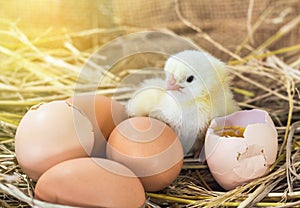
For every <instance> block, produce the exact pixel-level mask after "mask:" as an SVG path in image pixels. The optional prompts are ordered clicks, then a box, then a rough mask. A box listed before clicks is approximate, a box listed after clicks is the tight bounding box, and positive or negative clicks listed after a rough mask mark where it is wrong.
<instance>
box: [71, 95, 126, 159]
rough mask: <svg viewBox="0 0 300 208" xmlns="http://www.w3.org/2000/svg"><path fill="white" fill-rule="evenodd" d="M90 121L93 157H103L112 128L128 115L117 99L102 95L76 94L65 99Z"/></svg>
mask: <svg viewBox="0 0 300 208" xmlns="http://www.w3.org/2000/svg"><path fill="white" fill-rule="evenodd" d="M66 101H67V102H68V103H71V104H72V105H74V106H76V107H77V108H78V109H79V110H80V111H81V112H82V113H84V114H85V115H86V116H87V117H88V118H89V120H90V121H91V122H92V125H93V130H94V134H95V145H94V149H93V152H92V156H94V157H105V149H106V143H107V139H108V137H109V135H110V133H111V132H112V130H113V129H114V128H115V127H116V125H118V124H119V123H120V122H121V121H123V120H125V119H126V118H127V117H128V116H127V113H126V111H125V108H124V107H123V106H122V105H121V104H120V103H119V102H117V101H115V100H112V99H111V98H109V97H105V96H102V95H78V96H74V97H71V98H69V99H67V100H66Z"/></svg>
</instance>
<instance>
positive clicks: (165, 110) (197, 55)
mask: <svg viewBox="0 0 300 208" xmlns="http://www.w3.org/2000/svg"><path fill="white" fill-rule="evenodd" d="M164 71H165V80H163V79H159V78H155V79H149V80H145V81H144V82H143V83H142V84H141V86H140V88H139V89H138V90H137V91H136V92H135V93H134V95H133V96H132V98H131V99H130V100H129V101H128V103H127V112H128V114H129V115H130V116H150V117H153V118H156V119H159V120H161V121H164V122H166V123H167V124H169V125H170V126H171V127H172V128H173V129H174V130H175V132H176V133H177V135H178V137H179V139H180V141H181V143H182V146H183V150H184V153H185V155H186V156H187V155H190V154H195V155H196V156H198V155H199V153H200V151H201V148H202V146H203V142H204V136H205V133H206V130H207V127H208V125H209V123H210V121H211V119H212V118H215V117H218V116H225V115H226V114H230V113H232V112H234V111H237V110H239V107H238V105H237V103H236V102H235V101H234V100H233V95H232V92H231V91H230V86H229V80H230V79H229V76H228V71H227V68H226V65H225V64H224V63H223V62H221V61H220V60H218V59H217V58H215V57H213V56H212V55H210V54H209V53H207V52H202V51H196V50H186V51H182V52H179V53H177V54H174V55H172V56H170V58H169V59H168V60H167V61H166V63H165V66H164Z"/></svg>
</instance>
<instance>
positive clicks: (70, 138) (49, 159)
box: [15, 101, 94, 180]
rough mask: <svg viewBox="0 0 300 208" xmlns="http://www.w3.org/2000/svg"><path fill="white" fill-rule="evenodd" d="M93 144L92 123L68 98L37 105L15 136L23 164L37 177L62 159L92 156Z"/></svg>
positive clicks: (26, 170) (35, 178)
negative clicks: (68, 101) (67, 100)
mask: <svg viewBox="0 0 300 208" xmlns="http://www.w3.org/2000/svg"><path fill="white" fill-rule="evenodd" d="M93 146H94V134H93V129H92V124H91V122H90V121H89V119H88V118H87V117H86V116H85V115H83V114H82V113H81V112H80V111H78V110H77V109H76V108H73V107H72V106H71V105H69V104H68V103H67V102H66V101H53V102H50V103H46V104H42V105H38V106H33V107H32V108H31V109H30V110H29V111H28V112H27V113H26V114H25V115H24V117H23V118H22V120H21V122H20V124H19V126H18V128H17V132H16V136H15V151H16V157H17V160H18V162H19V165H20V166H21V168H22V169H23V171H24V172H25V173H26V174H27V175H28V176H29V177H30V178H32V179H33V180H37V179H38V178H39V177H40V175H41V174H42V173H44V172H45V171H46V170H47V169H48V168H50V167H52V166H53V165H55V164H57V163H59V162H62V161H64V160H69V159H73V158H78V157H87V156H89V155H90V154H91V152H92V149H93Z"/></svg>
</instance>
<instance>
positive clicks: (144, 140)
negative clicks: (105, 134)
mask: <svg viewBox="0 0 300 208" xmlns="http://www.w3.org/2000/svg"><path fill="white" fill-rule="evenodd" d="M107 157H108V158H109V159H112V160H115V161H118V162H120V163H122V164H124V165H126V166H127V167H129V168H130V169H131V170H132V171H133V172H134V173H135V174H136V175H137V176H138V177H139V178H140V179H141V181H142V184H143V186H144V188H145V190H146V191H158V190H161V189H163V188H165V187H167V186H169V185H170V184H171V183H172V182H173V181H174V180H175V179H176V177H177V176H178V174H179V173H180V170H181V167H182V164H183V149H182V145H181V143H180V141H179V139H178V138H177V135H176V134H175V132H174V131H173V130H172V129H171V128H170V127H169V126H167V125H166V124H165V123H163V122H161V121H159V120H156V119H153V118H149V117H134V118H130V119H127V120H125V121H123V122H121V123H120V124H119V125H118V126H117V127H116V128H115V129H114V130H113V132H112V133H111V135H110V137H109V140H108V145H107Z"/></svg>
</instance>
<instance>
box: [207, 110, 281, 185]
mask: <svg viewBox="0 0 300 208" xmlns="http://www.w3.org/2000/svg"><path fill="white" fill-rule="evenodd" d="M277 136H278V135H277V131H276V128H275V125H274V123H273V121H272V119H271V118H270V116H269V115H268V113H267V112H266V111H263V110H258V109H253V110H244V111H238V112H235V113H233V114H231V115H228V116H225V117H218V118H215V119H213V120H212V121H211V123H210V126H209V128H208V130H207V133H206V138H205V156H206V160H207V164H208V167H209V169H210V172H211V173H212V175H213V176H214V178H215V180H216V181H217V182H218V183H219V185H220V186H222V187H223V188H224V189H226V190H231V189H234V188H235V187H237V186H240V185H242V184H244V183H247V182H249V181H251V180H253V179H255V178H258V177H261V176H264V175H266V174H268V172H269V167H270V166H271V165H272V164H273V163H274V162H275V160H276V156H277V149H278V141H277Z"/></svg>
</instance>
